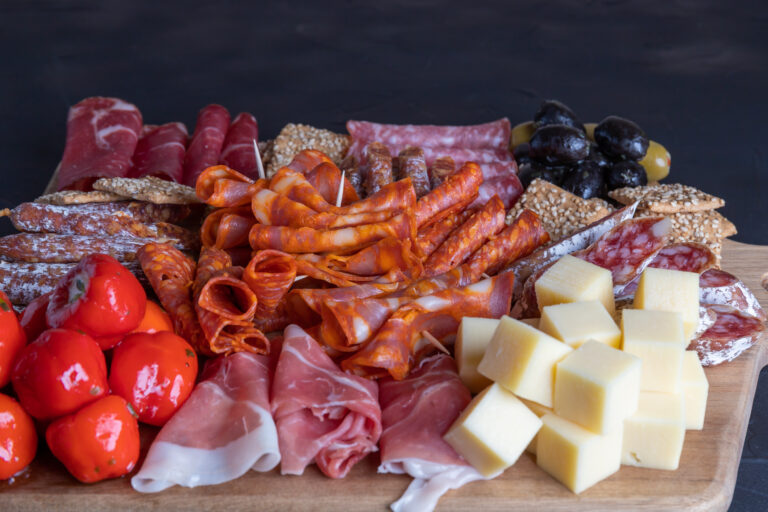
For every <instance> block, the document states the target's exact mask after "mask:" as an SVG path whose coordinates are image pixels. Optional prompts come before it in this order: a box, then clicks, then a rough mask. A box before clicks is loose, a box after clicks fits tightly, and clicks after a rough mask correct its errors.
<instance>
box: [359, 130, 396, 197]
mask: <svg viewBox="0 0 768 512" xmlns="http://www.w3.org/2000/svg"><path fill="white" fill-rule="evenodd" d="M363 158H364V159H363V162H364V165H365V191H366V193H367V194H368V195H369V196H370V195H373V194H375V193H376V192H378V191H379V190H381V187H383V186H384V185H388V184H389V183H392V181H394V180H393V175H392V155H391V154H390V153H389V150H388V149H387V147H386V146H385V145H384V144H381V143H380V142H371V143H370V144H368V145H367V146H366V147H365V149H364V150H363Z"/></svg>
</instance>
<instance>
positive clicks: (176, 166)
mask: <svg viewBox="0 0 768 512" xmlns="http://www.w3.org/2000/svg"><path fill="white" fill-rule="evenodd" d="M144 128H145V129H144V130H142V131H143V133H142V136H141V138H140V139H139V142H138V144H137V145H136V151H135V152H134V154H133V168H132V169H131V171H130V172H129V173H128V177H129V178H143V177H145V176H156V177H158V178H163V179H167V180H171V181H175V182H178V183H180V182H181V181H182V180H183V179H184V154H185V153H186V150H187V137H188V134H187V127H186V126H184V124H183V123H167V124H164V125H161V126H154V127H151V128H150V129H147V126H145V127H144Z"/></svg>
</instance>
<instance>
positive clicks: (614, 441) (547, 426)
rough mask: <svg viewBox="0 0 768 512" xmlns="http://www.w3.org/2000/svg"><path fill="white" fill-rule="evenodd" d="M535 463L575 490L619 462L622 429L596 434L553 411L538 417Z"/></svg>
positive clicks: (606, 473) (615, 467) (605, 474)
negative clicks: (540, 422)
mask: <svg viewBox="0 0 768 512" xmlns="http://www.w3.org/2000/svg"><path fill="white" fill-rule="evenodd" d="M541 421H542V423H543V425H542V427H541V430H539V434H538V441H537V446H536V464H538V465H539V467H540V468H541V469H543V470H544V471H546V472H547V473H549V474H550V475H552V476H553V477H554V478H555V479H557V480H558V481H559V482H560V483H562V484H563V485H565V486H566V487H567V488H569V489H570V490H571V491H573V492H575V493H576V494H578V493H580V492H581V491H583V490H584V489H587V488H589V487H591V486H593V485H595V484H596V483H597V482H599V481H600V480H603V479H605V478H607V477H609V476H611V475H612V474H614V473H615V472H616V471H618V470H619V467H620V465H621V438H622V430H621V428H618V429H616V430H614V431H612V432H609V433H607V434H603V435H600V434H595V433H593V432H590V431H589V430H587V429H584V428H582V427H580V426H579V425H576V424H575V423H572V422H570V421H568V420H564V419H563V418H560V417H558V416H555V415H554V414H547V415H546V416H544V417H543V418H541Z"/></svg>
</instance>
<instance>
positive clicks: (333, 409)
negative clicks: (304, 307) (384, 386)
mask: <svg viewBox="0 0 768 512" xmlns="http://www.w3.org/2000/svg"><path fill="white" fill-rule="evenodd" d="M272 411H273V413H274V417H275V423H276V424H277V432H278V437H279V439H280V453H281V455H282V459H283V462H282V466H281V472H282V473H283V474H284V475H285V474H288V475H301V474H302V473H303V472H304V468H306V467H307V466H308V465H309V464H311V463H312V462H316V463H317V465H318V466H319V468H320V470H321V471H322V472H323V473H325V474H326V475H327V476H329V477H331V478H343V477H345V476H346V475H347V473H348V472H349V470H350V469H351V468H352V466H354V465H355V464H356V463H357V462H358V461H359V460H360V459H362V458H363V457H365V456H366V455H367V454H369V453H371V452H373V451H375V450H376V443H377V442H378V440H379V436H380V435H381V409H380V408H379V396H378V388H377V386H376V383H375V382H372V381H369V380H367V379H363V378H360V377H356V376H354V375H350V374H347V373H344V372H343V371H341V370H340V369H339V368H338V367H337V366H336V364H335V363H334V362H333V361H332V360H331V358H330V357H328V355H326V353H325V352H324V351H323V349H322V348H321V347H320V345H319V344H318V343H317V342H316V341H315V340H314V339H312V338H311V337H310V336H309V335H308V334H307V333H306V332H304V331H303V330H302V329H301V328H300V327H298V326H296V325H289V326H288V327H286V329H285V339H284V340H283V350H282V352H281V353H280V359H279V360H278V363H277V369H276V370H275V380H274V386H273V390H272Z"/></svg>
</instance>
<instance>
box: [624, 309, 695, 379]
mask: <svg viewBox="0 0 768 512" xmlns="http://www.w3.org/2000/svg"><path fill="white" fill-rule="evenodd" d="M621 324H622V330H623V333H624V342H623V349H624V351H625V352H627V353H629V354H632V355H635V356H637V357H639V358H640V360H641V361H642V362H643V369H642V377H641V378H640V389H641V390H642V391H660V392H662V393H679V392H680V385H681V378H682V370H683V352H685V345H686V342H685V337H684V335H683V322H682V318H681V316H680V313H676V312H672V311H650V310H644V309H625V310H624V311H623V314H622V318H621Z"/></svg>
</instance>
